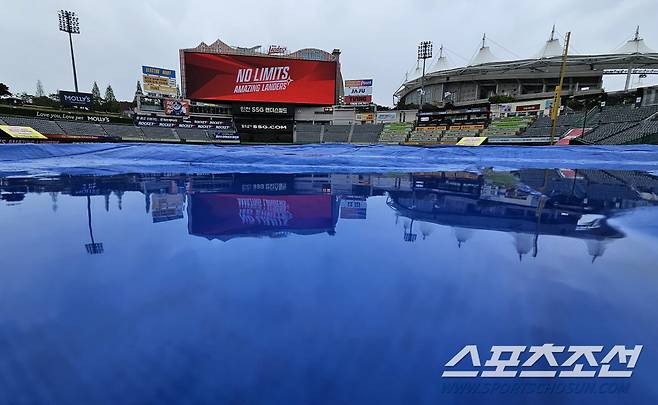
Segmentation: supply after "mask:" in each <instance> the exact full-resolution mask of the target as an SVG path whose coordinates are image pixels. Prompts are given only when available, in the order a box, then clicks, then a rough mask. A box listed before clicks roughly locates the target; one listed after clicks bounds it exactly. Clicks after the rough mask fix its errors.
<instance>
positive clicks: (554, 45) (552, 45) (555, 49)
mask: <svg viewBox="0 0 658 405" xmlns="http://www.w3.org/2000/svg"><path fill="white" fill-rule="evenodd" d="M560 55H562V45H560V40H559V39H557V38H555V25H553V29H552V30H551V37H550V38H548V41H546V43H545V44H544V46H543V47H542V48H541V51H539V53H538V54H537V55H536V57H537V58H538V59H543V58H553V57H555V56H560Z"/></svg>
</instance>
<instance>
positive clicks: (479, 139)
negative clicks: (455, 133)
mask: <svg viewBox="0 0 658 405" xmlns="http://www.w3.org/2000/svg"><path fill="white" fill-rule="evenodd" d="M486 140H487V137H486V136H465V137H463V138H462V139H460V140H459V142H457V145H459V146H480V145H482V144H483V143H484V141H486Z"/></svg>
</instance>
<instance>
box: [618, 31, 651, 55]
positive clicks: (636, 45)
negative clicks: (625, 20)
mask: <svg viewBox="0 0 658 405" xmlns="http://www.w3.org/2000/svg"><path fill="white" fill-rule="evenodd" d="M654 52H655V51H654V50H653V49H651V48H649V47H648V46H647V45H646V44H645V43H644V39H642V38H640V26H638V27H637V28H636V29H635V36H633V39H631V40H629V41H628V42H626V43H625V44H624V45H623V46H622V47H621V48H619V49H618V50H617V51H616V53H623V54H627V55H632V54H636V53H654Z"/></svg>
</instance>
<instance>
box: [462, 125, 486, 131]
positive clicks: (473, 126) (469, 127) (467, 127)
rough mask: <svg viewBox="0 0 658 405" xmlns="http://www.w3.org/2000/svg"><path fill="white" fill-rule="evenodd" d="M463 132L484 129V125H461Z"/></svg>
mask: <svg viewBox="0 0 658 405" xmlns="http://www.w3.org/2000/svg"><path fill="white" fill-rule="evenodd" d="M462 129H463V130H472V129H484V125H481V124H477V125H476V124H474V125H462Z"/></svg>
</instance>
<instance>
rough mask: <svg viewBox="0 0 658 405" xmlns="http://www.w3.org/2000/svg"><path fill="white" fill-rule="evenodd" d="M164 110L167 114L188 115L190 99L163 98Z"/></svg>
mask: <svg viewBox="0 0 658 405" xmlns="http://www.w3.org/2000/svg"><path fill="white" fill-rule="evenodd" d="M163 104H164V112H165V114H167V115H178V116H183V115H189V113H190V100H177V99H173V98H166V99H164V102H163Z"/></svg>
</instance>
